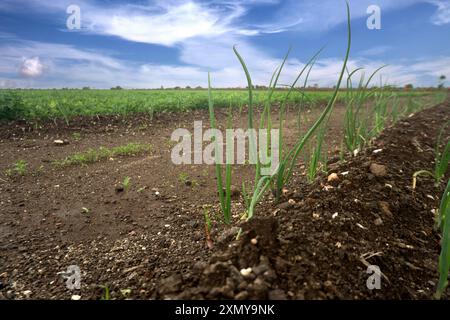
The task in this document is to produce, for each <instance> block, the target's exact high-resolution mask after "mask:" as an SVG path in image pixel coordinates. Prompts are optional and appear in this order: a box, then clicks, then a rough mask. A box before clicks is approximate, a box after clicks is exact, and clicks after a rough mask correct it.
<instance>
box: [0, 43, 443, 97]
mask: <svg viewBox="0 0 450 320" xmlns="http://www.w3.org/2000/svg"><path fill="white" fill-rule="evenodd" d="M232 40H233V39H228V40H227V41H225V42H224V43H223V44H222V45H223V46H222V47H221V51H220V52H219V53H220V54H219V56H217V57H215V56H212V57H210V58H208V55H207V53H208V52H207V51H206V53H205V55H202V56H200V57H196V56H195V55H194V54H192V55H191V56H190V55H186V56H184V59H185V62H186V63H187V64H188V65H182V66H177V65H154V64H137V63H135V62H131V61H127V60H119V59H114V58H111V57H109V56H108V54H109V53H108V52H106V53H102V52H95V53H93V52H90V51H84V50H79V49H75V48H72V47H70V46H63V45H60V44H51V43H39V42H20V43H18V44H17V47H14V46H12V45H8V46H7V47H5V45H0V50H1V51H2V52H3V51H5V49H6V52H8V53H9V54H13V53H16V54H18V53H26V54H27V55H29V56H30V57H41V56H40V55H39V54H42V53H47V59H46V60H45V63H44V62H43V61H42V59H39V58H28V60H27V61H28V63H27V64H26V68H25V69H24V70H27V71H26V72H25V73H26V74H27V75H29V76H31V75H37V74H39V73H40V72H41V73H42V71H43V70H47V72H44V73H43V74H42V75H41V77H39V78H36V77H34V78H30V79H20V78H17V77H14V76H10V77H8V76H5V75H3V76H2V80H1V83H0V85H1V86H2V87H5V86H9V87H11V86H17V87H36V88H54V87H55V88H61V87H83V86H91V87H96V88H110V87H113V86H116V85H120V86H123V87H126V88H159V87H160V86H161V85H162V86H164V87H174V86H187V85H189V86H191V87H194V86H198V85H201V86H203V87H206V85H207V71H208V70H210V71H211V76H212V85H213V86H214V87H235V86H240V87H244V86H246V78H245V75H244V73H243V71H242V69H241V66H240V65H239V63H238V61H237V59H236V57H235V56H234V54H233V52H232V49H231V47H227V42H228V41H232ZM214 45H215V46H219V45H218V44H214ZM238 48H239V51H240V52H241V54H242V55H243V56H244V58H245V59H246V61H247V62H248V67H249V70H250V72H251V75H252V79H253V83H254V84H264V85H267V84H268V82H269V80H270V76H271V74H272V72H273V70H274V68H275V66H276V65H278V64H279V63H280V62H281V60H280V59H273V58H271V57H270V56H266V55H264V54H262V53H260V52H259V51H258V50H256V49H255V48H253V47H252V46H249V45H248V44H245V43H244V44H243V45H240V46H239V47H238ZM189 50H193V51H192V52H193V53H194V52H195V46H194V45H193V47H192V48H189V49H187V51H186V52H188V51H189ZM50 53H52V54H50ZM222 56H223V59H224V60H222ZM19 57H20V56H19ZM196 58H200V59H202V63H199V62H198V61H197V62H196V61H191V60H190V59H196ZM216 59H217V61H216ZM203 60H204V61H203ZM30 61H31V62H30ZM22 62H23V61H22V60H21V58H16V59H13V58H12V57H9V58H8V59H5V60H1V61H0V71H3V70H6V71H12V70H14V69H15V67H14V65H15V64H17V66H19V65H20V66H22ZM219 62H220V63H219ZM384 64H385V63H384V62H383V61H381V60H377V59H370V58H365V59H351V60H350V61H349V69H350V70H352V69H355V68H357V67H365V72H366V74H369V73H371V72H373V71H374V70H375V69H376V68H378V67H379V66H381V65H384ZM42 65H45V66H47V68H44V69H43V67H41V66H42ZM303 66H304V61H298V60H296V59H290V60H288V61H287V64H286V66H285V69H284V71H283V73H282V76H281V78H280V81H279V83H280V84H289V83H291V82H292V81H293V80H294V78H295V77H296V76H297V72H299V71H300V70H301V68H302V67H303ZM341 68H342V58H340V57H337V58H327V59H320V60H319V61H318V62H317V63H316V65H315V67H314V69H313V71H312V73H311V75H310V81H309V84H311V85H313V84H318V85H320V86H328V87H330V86H333V85H334V84H335V83H336V80H337V78H338V75H339V72H340V70H341ZM15 70H17V69H15ZM16 72H17V71H16ZM16 74H17V73H16ZM381 74H382V76H383V81H385V80H388V82H389V83H391V84H395V85H399V86H403V85H405V84H407V83H413V84H415V85H416V86H419V85H424V86H435V85H436V83H437V78H438V77H439V76H440V75H441V74H444V75H446V76H447V77H450V57H440V58H436V59H433V60H430V61H415V62H411V63H407V62H405V63H398V64H393V65H390V66H388V67H387V68H386V69H383V72H382V73H381ZM374 81H375V82H374V84H378V82H379V78H378V77H377V78H376V79H375V80H374ZM344 83H345V82H344Z"/></svg>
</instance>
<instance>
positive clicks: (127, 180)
mask: <svg viewBox="0 0 450 320" xmlns="http://www.w3.org/2000/svg"><path fill="white" fill-rule="evenodd" d="M130 181H131V179H130V177H125V178H124V179H123V182H122V185H123V189H124V190H125V192H126V191H128V189H129V188H130Z"/></svg>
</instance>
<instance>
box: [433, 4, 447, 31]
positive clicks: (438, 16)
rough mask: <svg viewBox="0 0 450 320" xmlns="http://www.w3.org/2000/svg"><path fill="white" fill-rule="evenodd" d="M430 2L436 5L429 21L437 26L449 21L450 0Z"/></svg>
mask: <svg viewBox="0 0 450 320" xmlns="http://www.w3.org/2000/svg"><path fill="white" fill-rule="evenodd" d="M431 3H433V4H434V5H436V6H437V11H436V13H435V14H434V15H433V16H432V17H431V22H432V23H433V24H435V25H438V26H440V25H444V24H447V23H450V1H448V0H433V1H431Z"/></svg>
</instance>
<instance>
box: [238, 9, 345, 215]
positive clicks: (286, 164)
mask: <svg viewBox="0 0 450 320" xmlns="http://www.w3.org/2000/svg"><path fill="white" fill-rule="evenodd" d="M347 25H348V34H347V51H346V54H345V59H344V63H343V67H342V70H341V73H340V75H339V80H338V82H337V85H336V87H335V90H334V91H333V94H332V96H331V98H330V99H329V101H328V104H327V106H326V108H325V109H324V110H323V112H322V113H321V115H320V116H319V118H318V119H317V120H316V122H315V123H314V124H313V125H312V127H310V128H309V130H308V131H307V132H306V134H305V135H304V136H302V137H300V138H299V140H298V141H297V143H296V144H295V145H294V147H293V148H292V149H290V150H289V152H287V154H286V155H284V154H283V153H282V147H283V132H282V128H283V119H284V111H285V103H284V102H282V105H281V107H280V117H279V118H280V126H279V129H280V135H279V141H280V142H279V150H280V151H279V159H280V161H279V163H278V166H277V168H276V170H275V171H274V172H273V173H272V175H266V176H262V177H261V176H258V173H259V171H258V169H259V168H258V166H257V167H256V177H257V179H256V181H257V182H256V183H255V186H254V189H253V194H252V196H251V198H250V199H249V202H250V204H249V205H248V212H247V219H251V218H252V217H253V214H254V208H255V206H256V204H257V203H258V202H259V200H260V199H261V197H262V196H263V195H264V193H265V192H266V190H267V189H268V188H269V186H270V185H272V184H274V188H275V194H276V197H277V199H279V197H280V195H281V193H282V189H283V187H284V186H285V185H286V184H287V183H288V182H289V180H290V179H291V177H292V172H293V169H294V166H295V164H296V162H297V158H298V156H299V154H300V152H301V151H302V149H303V147H304V146H305V144H306V143H307V142H308V141H309V140H310V138H311V137H312V136H313V134H314V133H315V131H316V130H317V129H318V128H319V127H320V125H321V124H322V123H323V122H324V120H325V119H326V117H327V116H328V115H329V114H330V113H331V111H332V109H333V107H334V104H335V102H336V98H337V95H338V91H339V88H340V85H341V82H342V79H343V76H344V73H345V70H346V66H347V61H348V57H349V54H350V46H351V25H350V7H349V4H348V2H347ZM235 53H236V55H237V57H238V59H239V61H240V62H241V65H242V68H243V69H244V72H245V75H246V77H247V82H248V88H249V90H248V91H249V101H251V99H252V90H251V88H252V84H251V77H250V74H249V72H248V70H247V67H246V65H245V63H244V60H243V59H242V58H241V56H240V55H239V54H238V53H237V51H236V48H235ZM318 53H320V51H319V52H318ZM318 53H317V54H316V55H315V56H314V57H313V58H312V59H311V60H310V61H309V62H308V64H307V65H306V66H305V67H304V68H303V70H302V71H301V72H300V74H299V76H298V77H297V79H296V80H295V81H294V83H293V84H292V86H291V88H290V89H289V91H288V94H287V96H288V95H289V94H290V92H292V90H293V89H294V86H295V84H296V82H297V81H298V79H299V78H300V76H301V75H302V74H303V72H304V71H305V70H306V68H307V67H308V66H309V65H311V64H313V63H314V61H315V58H316V56H317V55H318ZM284 61H286V58H285V59H284V60H283V63H282V65H281V67H280V69H278V74H277V76H276V78H275V81H274V82H272V81H271V86H270V87H273V88H274V84H275V85H276V80H277V79H278V76H279V73H280V72H281V69H282V67H283V65H284ZM274 74H275V73H274ZM272 78H273V77H272ZM286 100H287V98H286V99H285V100H284V101H286ZM250 105H251V104H250V103H249V106H250ZM251 111H252V110H251V108H250V107H249V128H252V121H251V115H252V113H251Z"/></svg>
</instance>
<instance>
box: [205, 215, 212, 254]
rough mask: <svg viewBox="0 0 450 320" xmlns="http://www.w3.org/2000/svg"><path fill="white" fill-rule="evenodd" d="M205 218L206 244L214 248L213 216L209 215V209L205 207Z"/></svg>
mask: <svg viewBox="0 0 450 320" xmlns="http://www.w3.org/2000/svg"><path fill="white" fill-rule="evenodd" d="M204 219H205V235H206V245H207V246H208V248H209V249H212V247H213V242H212V239H211V229H212V221H211V217H210V216H209V211H208V209H205V211H204Z"/></svg>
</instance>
